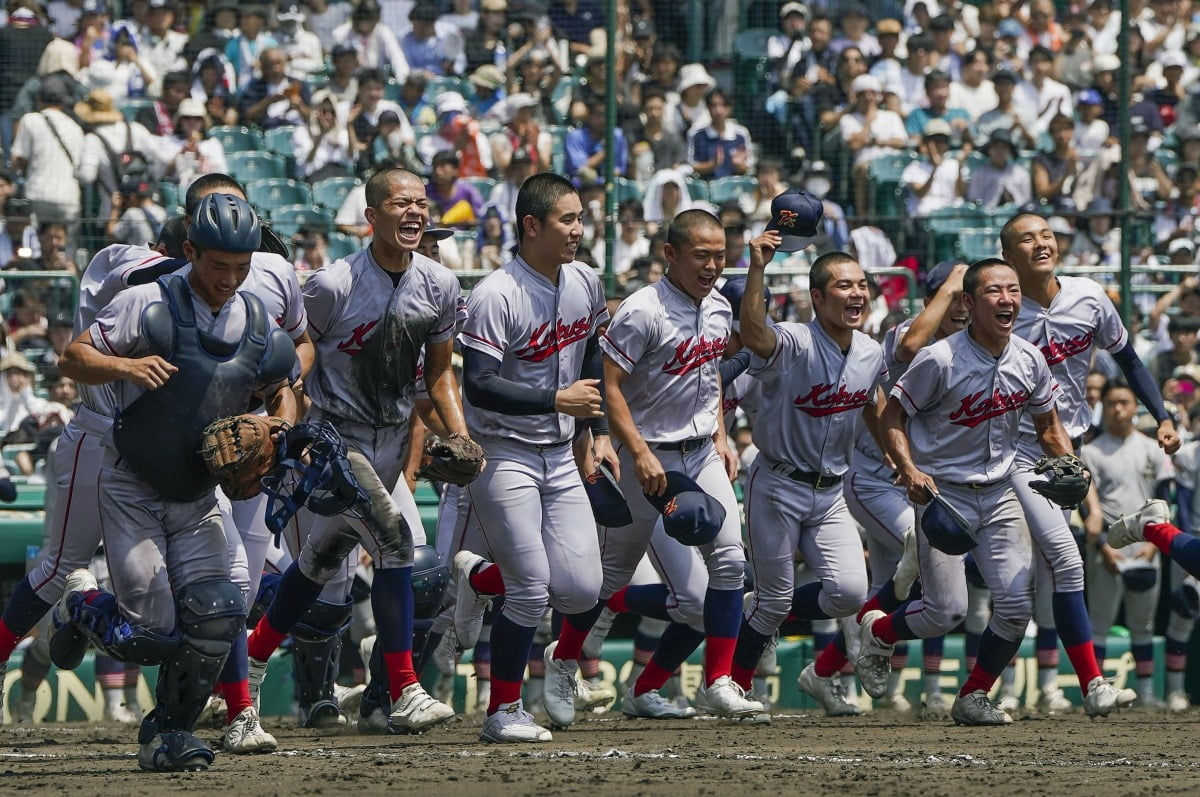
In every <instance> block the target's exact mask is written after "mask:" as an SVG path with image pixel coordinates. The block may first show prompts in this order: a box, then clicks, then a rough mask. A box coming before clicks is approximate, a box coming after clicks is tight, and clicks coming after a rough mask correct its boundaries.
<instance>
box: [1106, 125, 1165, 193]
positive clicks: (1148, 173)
mask: <svg viewBox="0 0 1200 797" xmlns="http://www.w3.org/2000/svg"><path fill="white" fill-rule="evenodd" d="M1130 127H1131V129H1130V131H1129V153H1128V156H1129V158H1128V159H1129V184H1130V188H1131V189H1132V190H1133V193H1134V195H1135V198H1137V197H1140V198H1141V199H1142V200H1143V202H1142V204H1143V206H1144V207H1153V206H1154V203H1155V202H1158V201H1165V200H1167V199H1169V198H1170V196H1171V178H1170V177H1169V176H1168V175H1167V170H1166V169H1164V168H1163V165H1162V164H1161V163H1159V162H1158V159H1157V158H1156V157H1154V156H1153V155H1152V154H1151V153H1150V148H1149V145H1150V128H1149V127H1148V126H1147V125H1145V124H1142V123H1140V122H1139V121H1137V120H1134V122H1133V124H1132V125H1131V126H1130ZM1113 169H1114V171H1113V173H1114V174H1116V173H1117V170H1119V169H1120V165H1119V164H1114V167H1113ZM1118 179H1119V178H1118Z"/></svg>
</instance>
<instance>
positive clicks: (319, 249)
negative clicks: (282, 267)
mask: <svg viewBox="0 0 1200 797" xmlns="http://www.w3.org/2000/svg"><path fill="white" fill-rule="evenodd" d="M293 251H294V252H295V253H296V259H295V260H294V261H293V265H294V266H295V267H296V273H297V274H311V273H312V272H314V271H319V270H320V269H323V268H325V266H327V265H329V263H330V262H331V261H330V259H329V235H328V234H326V232H325V231H324V230H322V229H320V228H315V229H311V230H308V229H305V230H300V232H299V240H298V241H297V242H296V243H295V245H294V246H293Z"/></svg>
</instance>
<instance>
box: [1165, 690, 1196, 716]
mask: <svg viewBox="0 0 1200 797" xmlns="http://www.w3.org/2000/svg"><path fill="white" fill-rule="evenodd" d="M1191 707H1192V701H1191V698H1189V697H1188V694H1187V692H1172V693H1171V694H1169V695H1167V711H1169V712H1171V713H1172V714H1182V713H1183V712H1185V711H1187V710H1188V709H1190V708H1191Z"/></svg>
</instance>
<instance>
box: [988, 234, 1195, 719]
mask: <svg viewBox="0 0 1200 797" xmlns="http://www.w3.org/2000/svg"><path fill="white" fill-rule="evenodd" d="M1000 245H1001V255H1002V256H1003V258H1004V259H1005V260H1006V261H1008V262H1009V263H1010V264H1011V265H1012V266H1013V268H1014V269H1016V271H1017V275H1018V277H1019V278H1020V281H1021V294H1022V299H1023V300H1022V302H1021V312H1020V315H1019V316H1018V318H1017V322H1016V328H1015V332H1016V334H1017V335H1019V336H1020V337H1022V338H1024V339H1025V340H1027V341H1029V342H1030V343H1032V344H1033V345H1034V346H1036V347H1037V348H1038V349H1039V350H1041V352H1042V355H1043V356H1044V357H1045V359H1046V362H1047V363H1048V364H1049V365H1050V372H1051V374H1053V376H1054V379H1055V381H1056V382H1057V383H1058V384H1059V386H1060V387H1061V388H1062V389H1061V391H1060V392H1059V393H1058V397H1057V401H1058V411H1059V416H1060V417H1061V419H1062V421H1063V424H1064V426H1065V427H1066V429H1067V432H1068V434H1069V435H1070V437H1071V442H1072V447H1073V448H1075V449H1078V447H1079V445H1080V443H1081V442H1082V435H1083V434H1084V432H1086V431H1087V430H1088V428H1089V426H1090V422H1091V409H1090V408H1089V407H1088V405H1087V402H1086V401H1085V394H1086V389H1087V374H1088V370H1089V366H1090V364H1091V360H1092V350H1093V349H1094V348H1096V347H1102V348H1104V349H1106V350H1107V351H1109V352H1111V353H1112V355H1113V357H1114V358H1115V359H1116V361H1117V363H1118V365H1120V367H1121V370H1122V372H1123V373H1124V375H1125V379H1126V381H1127V383H1128V384H1129V385H1130V387H1131V388H1132V389H1133V392H1134V395H1136V396H1137V397H1138V399H1139V400H1140V401H1141V402H1142V404H1143V406H1145V407H1146V409H1148V410H1149V411H1150V414H1151V415H1153V416H1154V419H1155V421H1157V422H1158V430H1157V438H1158V444H1159V445H1160V446H1161V447H1162V448H1163V449H1164V450H1165V451H1166V452H1167V453H1168V454H1173V453H1175V451H1176V450H1178V448H1179V443H1180V441H1179V435H1178V434H1177V433H1176V431H1175V425H1174V423H1173V422H1172V421H1171V418H1170V416H1169V415H1168V414H1167V411H1166V409H1165V408H1164V407H1163V403H1162V395H1161V394H1160V393H1159V390H1158V386H1157V385H1156V384H1155V382H1154V378H1153V377H1152V376H1151V375H1150V372H1149V371H1148V370H1147V369H1146V367H1145V366H1144V365H1143V364H1142V361H1141V360H1140V359H1139V358H1138V355H1137V353H1136V351H1135V350H1134V346H1133V342H1132V341H1131V340H1130V338H1129V335H1128V333H1127V332H1126V331H1125V327H1124V326H1122V324H1121V319H1120V316H1119V315H1118V314H1117V310H1116V308H1115V307H1114V306H1113V304H1112V302H1111V301H1110V300H1109V299H1108V297H1107V296H1106V295H1105V293H1104V289H1103V288H1101V287H1100V285H1099V284H1098V283H1097V282H1096V281H1095V280H1092V279H1088V278H1086V277H1068V276H1059V275H1056V273H1055V269H1056V268H1057V265H1058V243H1057V240H1056V239H1055V237H1054V233H1053V232H1052V231H1051V230H1050V225H1049V224H1048V223H1047V221H1046V220H1045V219H1044V218H1042V217H1041V216H1039V215H1037V214H1035V213H1018V214H1017V215H1016V216H1014V217H1013V218H1011V219H1009V221H1008V222H1006V223H1005V225H1004V227H1003V228H1001V233H1000ZM1040 451H1041V448H1040V447H1039V446H1038V444H1037V436H1036V433H1035V429H1034V426H1033V423H1032V421H1030V420H1028V419H1027V420H1025V421H1024V422H1023V423H1022V425H1021V437H1020V445H1019V446H1018V449H1017V471H1016V473H1015V474H1014V476H1013V489H1015V490H1016V492H1017V497H1018V498H1019V499H1020V501H1021V507H1022V508H1023V510H1024V512H1025V516H1026V519H1027V522H1028V523H1029V532H1030V535H1031V536H1032V537H1033V541H1034V544H1035V547H1036V550H1037V552H1038V555H1037V556H1035V557H1034V565H1035V568H1036V581H1035V583H1036V584H1037V585H1038V588H1039V589H1043V590H1044V589H1050V590H1052V592H1053V595H1052V602H1053V619H1054V621H1055V626H1056V628H1057V630H1058V633H1059V635H1060V636H1061V637H1062V641H1063V647H1064V648H1065V649H1066V652H1067V657H1068V658H1070V660H1071V664H1072V665H1073V666H1074V668H1075V674H1076V675H1077V676H1078V678H1079V686H1080V689H1081V690H1082V691H1083V695H1084V708H1085V709H1086V710H1087V713H1088V714H1089V715H1091V716H1096V715H1105V714H1108V713H1109V712H1111V711H1113V710H1115V709H1118V708H1120V707H1121V706H1123V705H1126V704H1128V703H1130V702H1132V701H1133V700H1134V699H1135V698H1136V694H1135V693H1134V692H1133V690H1129V689H1125V690H1116V689H1113V688H1112V687H1111V685H1109V686H1107V687H1105V686H1104V684H1105V683H1106V682H1105V681H1104V678H1103V677H1102V673H1101V670H1100V666H1099V663H1098V662H1097V660H1096V653H1095V649H1094V647H1093V645H1092V633H1091V620H1090V619H1089V618H1088V614H1087V606H1086V603H1085V600H1084V593H1083V586H1084V579H1083V560H1082V559H1081V557H1080V555H1079V547H1078V545H1077V544H1076V542H1075V538H1074V536H1073V535H1072V534H1071V529H1070V526H1069V525H1068V523H1067V514H1066V513H1065V512H1064V511H1063V510H1062V509H1061V508H1059V507H1057V506H1055V505H1054V504H1052V503H1051V502H1050V501H1049V500H1047V499H1046V498H1045V497H1043V496H1041V495H1039V494H1038V493H1037V492H1035V491H1034V490H1033V489H1032V488H1031V487H1030V486H1029V483H1030V482H1031V481H1035V480H1037V479H1040V478H1041V477H1040V476H1038V475H1037V474H1035V473H1034V472H1033V467H1034V464H1035V463H1036V462H1037V459H1038V457H1039V456H1040ZM1049 619H1050V618H1045V617H1043V618H1042V620H1043V623H1042V624H1043V625H1045V621H1046V620H1049ZM1093 686H1097V687H1099V688H1100V692H1098V693H1097V694H1096V695H1094V696H1092V697H1090V698H1089V694H1090V693H1091V691H1092V689H1093Z"/></svg>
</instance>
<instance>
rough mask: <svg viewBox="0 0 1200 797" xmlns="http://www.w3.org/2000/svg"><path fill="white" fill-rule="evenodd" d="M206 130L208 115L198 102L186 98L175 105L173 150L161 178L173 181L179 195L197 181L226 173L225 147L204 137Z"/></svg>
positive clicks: (206, 135)
mask: <svg viewBox="0 0 1200 797" xmlns="http://www.w3.org/2000/svg"><path fill="white" fill-rule="evenodd" d="M208 127H209V123H208V115H207V114H206V113H205V112H204V105H203V104H202V103H201V102H200V101H199V100H196V99H192V98H191V97H188V98H186V99H184V100H183V101H182V102H180V103H179V109H178V111H177V113H176V114H175V127H174V130H173V132H172V134H171V137H170V139H169V141H170V143H171V145H173V146H174V147H176V148H177V149H176V150H175V154H174V155H173V156H172V157H171V159H170V160H169V161H168V162H167V167H166V171H165V172H164V174H163V177H164V178H167V179H174V180H177V181H178V182H179V192H180V194H181V195H182V194H184V193H186V192H187V190H188V187H189V186H190V185H191V184H192V183H193V182H194V181H195V179H196V178H197V177H201V176H203V175H205V174H214V173H217V174H224V173H226V172H228V171H229V167H228V165H227V163H226V161H225V147H224V146H222V145H221V142H220V141H218V140H217V139H215V138H209V137H208Z"/></svg>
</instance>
